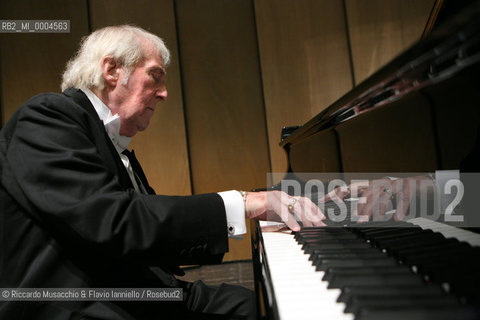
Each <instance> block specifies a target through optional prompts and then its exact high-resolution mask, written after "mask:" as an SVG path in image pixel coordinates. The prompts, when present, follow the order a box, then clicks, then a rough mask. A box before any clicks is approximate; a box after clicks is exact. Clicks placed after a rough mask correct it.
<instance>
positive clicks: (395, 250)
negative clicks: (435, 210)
mask: <svg viewBox="0 0 480 320" xmlns="http://www.w3.org/2000/svg"><path fill="white" fill-rule="evenodd" d="M459 243H460V242H459V241H458V240H457V239H445V237H444V236H443V235H441V234H439V233H434V234H432V235H431V236H430V237H427V238H425V239H420V240H419V239H417V241H404V242H402V243H399V244H390V245H389V246H388V247H386V248H385V250H386V251H387V252H388V253H389V254H391V255H392V256H393V257H395V258H397V259H402V258H403V257H404V256H408V255H409V254H415V253H422V252H429V251H432V250H434V251H435V250H442V249H443V248H447V249H448V248H449V247H454V246H458V245H459Z"/></svg>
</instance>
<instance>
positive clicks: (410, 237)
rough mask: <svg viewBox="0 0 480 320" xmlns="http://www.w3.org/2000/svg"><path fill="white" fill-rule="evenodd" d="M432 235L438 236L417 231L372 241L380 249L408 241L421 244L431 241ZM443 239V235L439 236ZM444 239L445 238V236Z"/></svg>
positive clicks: (386, 248)
mask: <svg viewBox="0 0 480 320" xmlns="http://www.w3.org/2000/svg"><path fill="white" fill-rule="evenodd" d="M431 237H436V236H435V235H434V234H433V233H415V234H404V235H399V236H398V237H396V238H386V239H374V240H372V243H373V244H374V245H375V246H376V247H377V248H379V249H385V250H388V249H389V248H391V247H395V246H397V245H405V244H407V243H417V244H420V243H421V242H422V241H429V239H430V238H431ZM438 239H439V240H440V241H441V240H442V237H438ZM443 239H444V238H443Z"/></svg>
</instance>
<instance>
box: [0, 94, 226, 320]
mask: <svg viewBox="0 0 480 320" xmlns="http://www.w3.org/2000/svg"><path fill="white" fill-rule="evenodd" d="M0 178H1V184H0V258H1V259H0V287H4V288H5V287H6V288H17V287H26V288H29V287H34V288H56V287H71V288H78V287H175V286H176V285H177V282H176V279H175V278H174V277H173V276H172V275H171V274H170V273H169V272H168V270H171V268H172V267H175V266H178V265H180V264H205V263H218V262H220V261H221V259H222V257H223V254H224V253H225V252H226V251H228V242H227V232H226V231H227V226H226V218H225V209H224V205H223V201H222V199H221V198H220V196H219V195H218V194H206V195H196V196H182V197H175V196H160V195H146V194H139V193H137V192H135V191H134V190H133V187H132V183H131V181H130V179H129V176H128V174H127V172H126V170H125V167H124V166H123V163H122V162H121V160H120V157H119V156H118V153H117V152H116V150H115V148H114V146H113V144H112V143H111V141H110V139H109V137H108V135H107V133H106V131H105V129H104V126H103V123H102V122H101V121H100V119H99V117H98V115H97V113H96V112H95V109H94V108H93V106H92V105H91V103H90V102H89V100H88V98H87V97H86V96H85V95H84V94H83V92H81V91H80V90H78V89H68V90H67V91H65V92H64V93H63V94H55V93H47V94H41V95H38V96H36V97H34V98H32V99H31V100H29V101H28V102H26V103H25V104H24V105H23V106H21V107H20V108H19V110H18V111H17V112H16V113H15V114H14V115H13V116H12V118H11V119H10V120H9V121H8V123H7V124H6V125H5V127H4V128H3V129H2V130H1V132H0ZM152 266H156V267H158V268H156V270H154V271H152V270H153V269H152ZM18 312H21V315H22V316H21V317H17V318H22V319H33V318H35V319H37V318H42V315H45V318H48V319H56V318H57V317H55V315H58V318H59V319H67V318H69V315H71V314H74V313H78V314H90V315H92V316H95V317H98V318H102V319H124V317H123V316H120V315H119V312H117V311H115V308H114V307H112V305H111V304H108V303H98V302H91V303H85V302H72V303H25V302H22V303H13V302H0V318H2V319H4V318H5V319H7V318H8V319H10V318H11V319H13V318H16V317H15V316H14V315H15V314H17V313H18ZM120 313H121V312H120Z"/></svg>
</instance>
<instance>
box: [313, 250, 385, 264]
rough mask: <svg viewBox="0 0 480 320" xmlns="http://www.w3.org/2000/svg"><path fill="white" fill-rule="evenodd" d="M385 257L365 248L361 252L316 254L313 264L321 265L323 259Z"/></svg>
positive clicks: (378, 252) (380, 253)
mask: <svg viewBox="0 0 480 320" xmlns="http://www.w3.org/2000/svg"><path fill="white" fill-rule="evenodd" d="M312 256H313V254H312ZM379 257H386V255H385V254H384V253H382V252H380V251H377V250H371V249H370V250H367V251H362V252H348V253H338V252H336V253H329V254H325V253H324V254H317V255H316V256H315V259H314V260H313V265H315V266H318V265H321V264H322V263H323V262H324V261H325V259H352V258H379Z"/></svg>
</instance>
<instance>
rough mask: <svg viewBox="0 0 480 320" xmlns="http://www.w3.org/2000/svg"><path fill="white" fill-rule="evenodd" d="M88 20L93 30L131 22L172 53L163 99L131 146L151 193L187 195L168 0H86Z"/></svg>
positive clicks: (177, 71)
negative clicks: (153, 190)
mask: <svg viewBox="0 0 480 320" xmlns="http://www.w3.org/2000/svg"><path fill="white" fill-rule="evenodd" d="M90 17H91V26H92V29H93V30H95V29H98V28H100V27H104V26H107V25H118V24H134V25H137V26H139V27H142V28H144V29H146V30H148V31H150V32H152V33H154V34H156V35H158V36H159V37H161V38H162V39H164V41H165V43H166V45H167V47H168V48H169V50H170V52H171V54H172V59H171V64H170V66H169V67H168V70H167V73H168V76H167V89H168V100H167V101H166V102H162V103H161V104H160V105H159V106H157V108H156V110H155V115H154V117H153V118H152V120H151V122H150V125H149V127H148V129H147V130H146V131H144V132H140V133H139V134H137V135H136V136H135V138H134V139H133V142H132V146H131V147H132V148H133V149H135V151H136V152H135V153H136V155H137V157H138V158H139V161H140V162H141V163H142V167H143V168H144V170H145V173H146V175H147V177H148V179H149V182H150V184H151V185H152V186H153V188H154V189H155V191H156V192H157V193H159V194H170V195H188V194H191V188H190V171H189V163H188V151H187V143H186V133H185V120H184V114H183V101H182V89H181V79H180V67H179V61H178V53H177V34H176V28H175V13H174V6H173V0H162V1H155V0H138V1H128V0H91V1H90Z"/></svg>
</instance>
